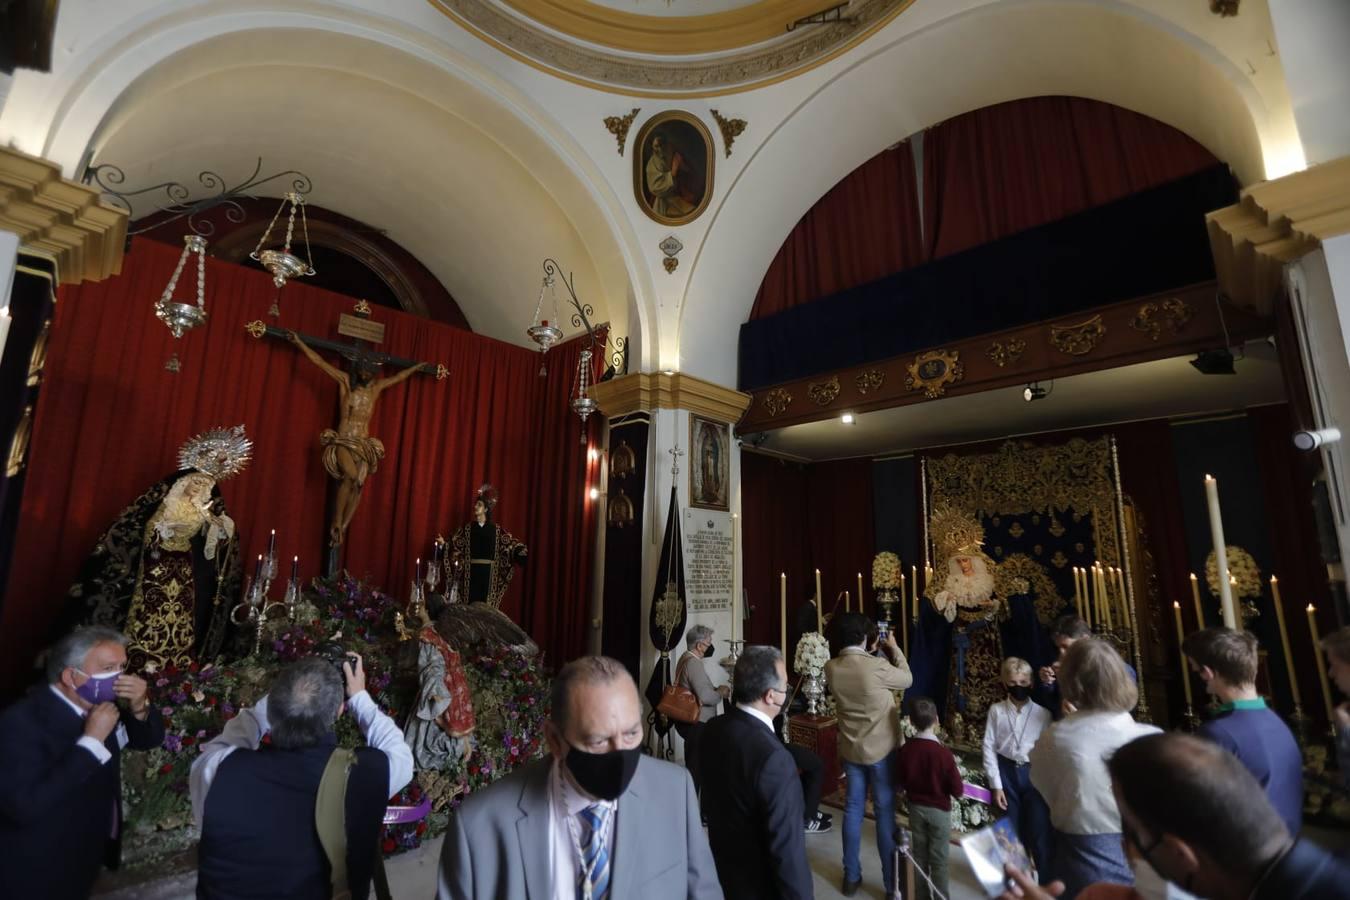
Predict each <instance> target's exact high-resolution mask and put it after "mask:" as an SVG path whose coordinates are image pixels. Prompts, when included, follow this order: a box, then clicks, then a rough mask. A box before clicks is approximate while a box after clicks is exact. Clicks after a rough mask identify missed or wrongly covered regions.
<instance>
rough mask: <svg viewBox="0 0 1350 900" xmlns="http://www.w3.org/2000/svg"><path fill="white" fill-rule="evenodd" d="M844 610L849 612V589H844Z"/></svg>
mask: <svg viewBox="0 0 1350 900" xmlns="http://www.w3.org/2000/svg"><path fill="white" fill-rule="evenodd" d="M844 612H845V613H847V612H848V591H844Z"/></svg>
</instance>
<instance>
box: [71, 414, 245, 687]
mask: <svg viewBox="0 0 1350 900" xmlns="http://www.w3.org/2000/svg"><path fill="white" fill-rule="evenodd" d="M250 448H251V442H249V441H248V440H247V439H246V438H245V437H244V435H243V426H238V427H236V428H235V429H230V430H226V429H215V430H213V431H208V432H206V433H204V434H202V435H199V436H197V437H195V438H193V439H192V440H191V441H189V442H188V443H187V444H185V445H184V446H183V448H182V450H180V451H179V457H178V458H179V464H180V465H181V466H182V468H181V469H179V470H178V471H177V472H175V473H174V474H172V475H170V476H169V477H168V478H165V479H163V480H162V481H159V482H157V483H156V484H154V485H153V486H151V487H150V489H149V490H147V491H146V492H145V493H143V494H141V496H139V497H137V498H136V500H135V501H134V502H133V503H132V504H131V505H130V506H128V507H127V508H126V509H125V510H123V511H122V513H121V515H119V516H118V517H117V519H116V521H114V522H113V524H112V525H111V527H109V528H108V530H107V531H105V532H104V533H103V534H102V535H101V536H100V537H99V539H98V543H97V544H95V545H94V550H93V552H92V553H91V554H90V555H89V557H88V559H86V560H85V563H84V565H83V566H82V567H81V569H80V574H79V577H78V579H77V580H76V582H75V584H74V585H73V586H72V587H71V588H70V590H69V591H68V592H67V594H66V607H65V610H64V611H63V614H62V616H61V617H60V620H59V622H58V626H57V627H58V629H59V630H60V632H62V633H64V632H66V631H69V630H71V629H73V628H75V627H78V626H81V625H91V624H97V625H106V626H109V627H112V628H116V629H117V630H119V631H122V632H123V633H125V634H126V636H127V639H128V646H127V657H128V669H129V670H130V671H133V672H144V671H147V670H149V671H154V670H157V669H163V668H166V667H168V666H176V667H178V668H185V667H186V666H188V665H189V664H190V663H192V662H200V663H206V662H209V661H212V660H215V659H217V658H219V657H222V656H226V657H236V656H241V655H243V654H244V652H245V650H244V646H245V643H246V636H245V635H243V634H242V632H241V630H240V629H239V628H237V627H236V626H235V625H234V624H233V623H232V622H231V620H230V608H231V607H232V606H233V605H234V603H235V602H236V600H237V598H238V596H239V592H240V563H239V537H238V535H237V534H236V533H235V529H234V522H233V520H231V519H230V517H229V516H228V515H227V514H226V511H225V501H224V499H223V498H222V497H221V495H220V488H219V487H218V482H219V481H221V480H222V479H224V478H228V477H230V476H231V475H234V474H235V473H237V472H238V471H240V470H241V469H243V467H244V465H245V464H246V463H247V462H248V456H249V450H250Z"/></svg>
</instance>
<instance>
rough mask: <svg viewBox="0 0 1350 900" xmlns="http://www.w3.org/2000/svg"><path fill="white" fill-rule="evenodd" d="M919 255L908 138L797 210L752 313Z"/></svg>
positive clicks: (851, 282)
mask: <svg viewBox="0 0 1350 900" xmlns="http://www.w3.org/2000/svg"><path fill="white" fill-rule="evenodd" d="M923 260H924V249H923V239H922V235H921V233H920V230H919V194H918V190H917V181H916V178H915V175H914V154H913V152H912V150H911V149H910V145H909V142H908V141H905V142H904V143H901V144H898V145H897V146H895V147H892V148H890V149H889V150H884V151H882V152H881V153H878V154H877V155H876V156H874V157H872V158H871V159H869V160H868V161H867V162H865V163H863V164H862V165H861V166H859V167H858V168H856V169H854V170H853V172H852V173H851V174H850V175H849V176H848V177H847V178H845V179H844V180H843V181H841V182H839V184H837V185H835V186H834V187H833V188H831V189H830V192H829V193H827V194H826V195H825V196H824V197H821V198H820V199H819V200H818V201H816V205H815V206H813V207H811V209H810V210H809V211H808V212H807V213H806V215H804V216H802V218H801V221H799V222H798V223H797V225H796V227H795V228H793V229H792V233H791V234H789V235H788V237H787V240H785V241H784V242H783V246H782V247H781V248H779V250H778V255H777V256H775V257H774V260H773V262H772V263H770V264H769V270H768V271H767V272H766V273H765V274H764V281H763V282H762V283H761V284H760V286H759V293H758V294H757V295H756V296H755V305H754V308H753V309H752V310H751V312H750V318H751V319H761V318H764V317H765V316H771V315H773V314H774V313H778V312H782V311H783V310H785V309H790V308H792V307H794V306H797V305H798V304H801V303H808V302H810V301H812V300H815V299H817V298H820V297H827V296H829V295H830V294H834V293H837V292H839V291H842V290H846V289H848V288H851V287H856V286H858V285H860V284H866V283H867V282H869V281H875V280H876V279H878V278H884V277H885V276H887V275H890V274H892V273H894V272H899V271H900V270H902V269H908V268H909V267H911V266H915V265H918V264H919V263H921V262H923Z"/></svg>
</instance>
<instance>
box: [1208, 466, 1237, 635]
mask: <svg viewBox="0 0 1350 900" xmlns="http://www.w3.org/2000/svg"><path fill="white" fill-rule="evenodd" d="M1205 499H1206V500H1207V501H1208V502H1209V533H1210V537H1211V538H1213V540H1214V563H1215V565H1216V566H1218V568H1217V569H1216V571H1217V572H1219V573H1220V574H1219V579H1218V581H1219V603H1220V605H1221V606H1222V608H1223V624H1224V625H1225V626H1226V627H1228V628H1237V627H1238V621H1237V610H1236V609H1235V608H1234V606H1233V586H1232V584H1231V583H1230V582H1229V581H1228V579H1226V578H1224V577H1223V576H1224V575H1226V574H1228V546H1227V545H1226V544H1224V542H1223V517H1222V515H1221V514H1220V512H1219V482H1217V481H1215V480H1214V476H1212V475H1206V476H1205Z"/></svg>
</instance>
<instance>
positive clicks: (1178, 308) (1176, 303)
mask: <svg viewBox="0 0 1350 900" xmlns="http://www.w3.org/2000/svg"><path fill="white" fill-rule="evenodd" d="M1191 315H1192V313H1191V308H1190V306H1188V305H1187V304H1186V301H1185V300H1182V299H1180V298H1179V297H1171V298H1169V299H1167V300H1164V301H1163V302H1162V303H1145V304H1144V305H1143V306H1141V307H1139V312H1138V313H1137V314H1135V317H1134V318H1133V319H1132V320H1131V321H1130V327H1131V328H1133V329H1134V330H1135V331H1142V332H1144V333H1145V334H1147V335H1148V336H1149V340H1152V341H1156V340H1158V339H1159V338H1160V337H1162V329H1163V326H1164V325H1166V326H1167V330H1168V331H1170V332H1172V334H1178V333H1180V332H1181V331H1183V330H1184V329H1185V328H1186V326H1187V325H1189V324H1190V322H1191ZM1159 319H1162V321H1161V322H1160V321H1158V320H1159Z"/></svg>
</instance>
